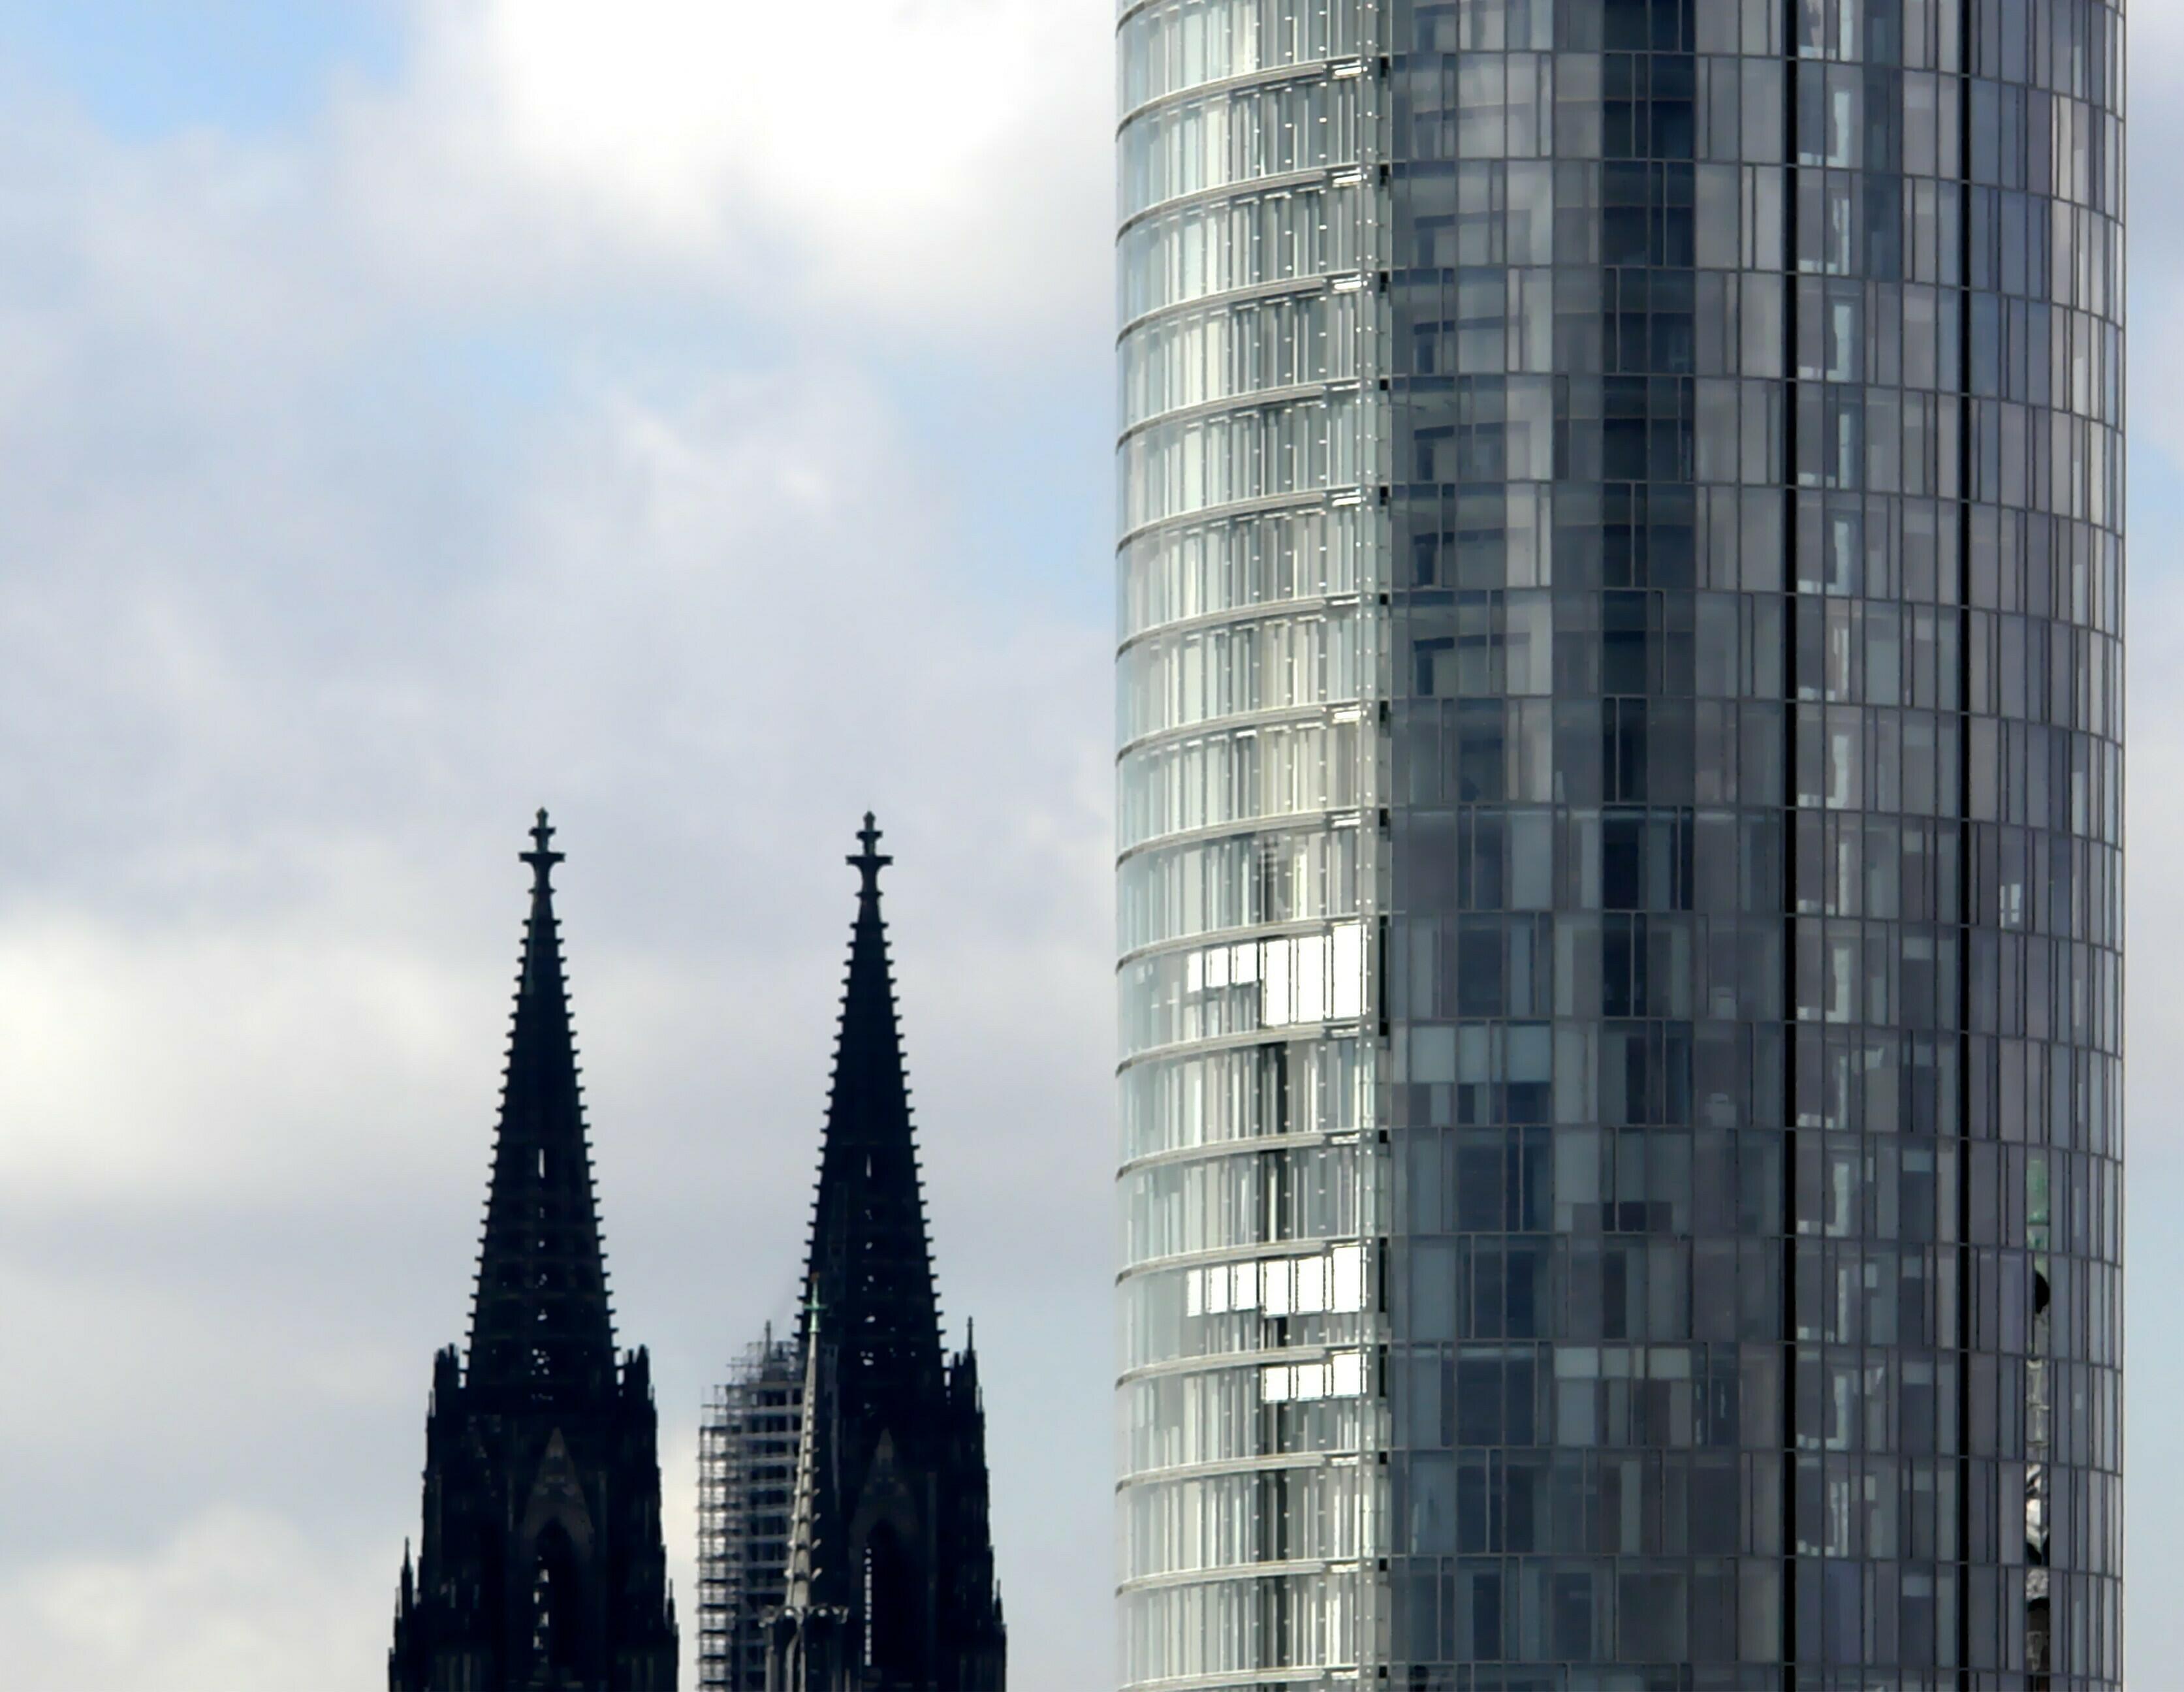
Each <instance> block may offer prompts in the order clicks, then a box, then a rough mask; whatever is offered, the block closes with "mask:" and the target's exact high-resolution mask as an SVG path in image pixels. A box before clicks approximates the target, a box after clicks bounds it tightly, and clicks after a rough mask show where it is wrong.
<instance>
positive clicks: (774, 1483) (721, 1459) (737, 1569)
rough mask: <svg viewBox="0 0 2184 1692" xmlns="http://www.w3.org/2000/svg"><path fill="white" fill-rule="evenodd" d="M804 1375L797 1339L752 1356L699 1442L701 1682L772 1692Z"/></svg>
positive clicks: (754, 1348) (741, 1691)
mask: <svg viewBox="0 0 2184 1692" xmlns="http://www.w3.org/2000/svg"><path fill="white" fill-rule="evenodd" d="M803 1392H804V1371H803V1362H802V1359H801V1357H800V1356H799V1352H798V1348H797V1346H796V1344H795V1343H794V1341H792V1340H786V1339H780V1340H777V1339H775V1338H774V1337H773V1327H772V1324H771V1323H769V1324H768V1325H767V1327H766V1337H765V1338H764V1339H761V1340H760V1341H759V1342H758V1343H757V1344H754V1345H751V1346H749V1347H748V1348H746V1349H745V1350H744V1354H743V1356H742V1357H741V1358H740V1359H739V1360H738V1361H737V1363H736V1364H735V1366H733V1368H732V1369H731V1371H730V1372H729V1375H728V1379H727V1383H725V1384H724V1385H721V1386H719V1387H716V1388H715V1389H713V1391H712V1393H711V1394H710V1397H709V1398H708V1399H707V1400H706V1403H705V1422H704V1424H703V1425H702V1427H701V1428H699V1435H698V1684H699V1689H700V1692H764V1689H765V1686H766V1628H765V1620H766V1612H767V1611H769V1610H771V1609H772V1608H774V1607H775V1606H777V1605H779V1604H780V1602H781V1600H782V1596H783V1572H784V1570H785V1569H786V1567H787V1565H788V1513H789V1502H790V1494H791V1492H792V1491H793V1489H794V1485H795V1480H796V1441H797V1434H798V1431H799V1428H800V1426H801V1423H802V1419H803V1417H802V1405H803Z"/></svg>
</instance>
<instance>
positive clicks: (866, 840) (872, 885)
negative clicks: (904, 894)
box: [849, 811, 894, 893]
mask: <svg viewBox="0 0 2184 1692" xmlns="http://www.w3.org/2000/svg"><path fill="white" fill-rule="evenodd" d="M857 840H858V843H859V844H861V846H863V847H864V850H863V851H861V852H860V853H858V854H857V855H856V856H855V857H854V858H851V859H850V860H849V862H850V867H851V868H852V869H854V870H855V871H857V872H858V873H859V874H860V875H861V876H862V877H864V878H865V891H866V893H878V892H879V890H880V871H882V870H884V869H885V868H887V866H888V865H889V864H892V863H893V862H894V859H892V858H889V857H886V856H883V854H881V851H880V831H879V830H878V828H877V827H875V826H874V824H873V821H872V812H870V811H866V813H865V826H864V827H862V828H861V829H859V830H858V831H857Z"/></svg>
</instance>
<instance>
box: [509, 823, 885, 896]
mask: <svg viewBox="0 0 2184 1692" xmlns="http://www.w3.org/2000/svg"><path fill="white" fill-rule="evenodd" d="M865 821H867V822H870V821H872V819H871V818H870V817H866V819H865ZM517 855H518V856H519V857H520V858H521V860H523V861H524V862H525V863H526V864H528V865H531V868H532V872H533V874H534V876H535V877H536V879H535V880H534V881H533V882H532V891H534V892H537V893H545V892H548V891H549V890H550V889H551V888H552V887H553V885H554V865H556V864H558V863H560V862H561V861H562V860H564V859H565V858H566V857H567V856H568V855H569V854H567V853H566V852H556V851H555V850H554V825H553V824H552V823H550V822H549V821H547V820H546V809H545V807H544V806H543V805H542V806H540V807H539V810H538V821H536V822H534V823H533V824H532V826H531V849H530V850H529V851H528V852H523V853H519V854H517Z"/></svg>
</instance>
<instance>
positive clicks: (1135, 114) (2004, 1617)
mask: <svg viewBox="0 0 2184 1692" xmlns="http://www.w3.org/2000/svg"><path fill="white" fill-rule="evenodd" d="M1120 11H1121V16H1120V25H1119V28H1120V52H1121V69H1122V106H1123V112H1122V125H1121V131H1120V153H1121V200H1122V203H1121V207H1120V214H1121V219H1122V226H1121V235H1120V252H1119V259H1120V265H1119V271H1120V298H1121V314H1122V318H1123V326H1122V334H1121V342H1120V348H1121V350H1120V361H1121V399H1122V408H1123V415H1122V419H1121V424H1122V430H1123V434H1122V441H1121V447H1120V479H1121V499H1122V511H1121V524H1122V529H1123V535H1122V542H1121V550H1120V560H1119V565H1120V567H1119V582H1120V593H1119V600H1118V603H1119V611H1120V616H1121V629H1120V639H1121V651H1120V657H1119V677H1118V679H1119V687H1118V698H1119V702H1120V703H1119V709H1120V719H1121V720H1120V743H1121V744H1120V760H1119V771H1118V812H1119V834H1120V838H1119V840H1118V843H1117V845H1118V853H1119V859H1120V863H1119V887H1118V891H1119V899H1118V904H1119V917H1120V925H1121V934H1120V949H1121V983H1120V985H1121V1008H1122V1026H1123V1052H1122V1060H1123V1062H1122V1103H1123V1110H1122V1116H1123V1153H1122V1155H1123V1166H1122V1170H1121V1188H1122V1199H1123V1216H1124V1222H1125V1228H1126V1264H1125V1272H1124V1275H1123V1282H1122V1288H1121V1298H1122V1303H1123V1323H1122V1331H1123V1347H1124V1355H1123V1358H1122V1367H1123V1375H1122V1382H1121V1394H1122V1400H1123V1406H1122V1408H1123V1414H1122V1416H1121V1418H1120V1420H1121V1425H1122V1428H1123V1440H1124V1447H1125V1453H1124V1463H1123V1470H1124V1472H1123V1485H1122V1489H1121V1506H1122V1507H1121V1512H1120V1514H1121V1522H1122V1529H1121V1536H1122V1569H1121V1576H1122V1607H1123V1645H1124V1667H1123V1674H1124V1678H1125V1680H1126V1681H1127V1682H1128V1684H1129V1685H1131V1686H1132V1687H1133V1688H1137V1689H1146V1692H1151V1689H1155V1688H1159V1687H1162V1686H1166V1685H1169V1684H1176V1685H1185V1684H1187V1685H1189V1686H1190V1687H1192V1688H1193V1689H1201V1692H1205V1689H1216V1688H1218V1689H1241V1688H1247V1687H1264V1686H1274V1685H1279V1686H1282V1687H1284V1688H1290V1689H1299V1688H1315V1689H1330V1688H1337V1687H1340V1688H1362V1687H1366V1686H1378V1685H1388V1686H1399V1687H1406V1688H1412V1689H1433V1692H1445V1689H1446V1692H1453V1689H1458V1688H1462V1689H1467V1692H1468V1689H1485V1688H1494V1689H1497V1692H1498V1689H1514V1688H1519V1687H1521V1688H1524V1689H1526V1692H1531V1689H1549V1688H1552V1689H1567V1692H1576V1689H1580V1688H1595V1687H1601V1688H1610V1687H1612V1688H1625V1687H1627V1688H1631V1689H1639V1688H1648V1689H1650V1688H1653V1687H1663V1688H1667V1687H1674V1688H1677V1689H1679V1692H1707V1689H1719V1692H1746V1689H1754V1688H1759V1687H1780V1688H1793V1687H1796V1688H1802V1687H1807V1686H1814V1687H1821V1686H1834V1685H1861V1686H1862V1685H1870V1684H1892V1685H1895V1684H1901V1685H1904V1686H1912V1685H1917V1686H1922V1687H1940V1686H1948V1687H1965V1688H1969V1687H1992V1688H2001V1687H2023V1688H2041V1689H2050V1692H2061V1689H2065V1688H2068V1689H2075V1692H2091V1689H2095V1688H2109V1687H2114V1686H2115V1685H2116V1684H2118V1681H2119V1678H2120V1673H2121V1662H2122V1657H2121V1650H2120V1638H2119V1631H2120V1598H2119V1590H2120V1572H2121V1563H2120V1539H2121V1512H2122V1502H2121V1499H2122V1494H2121V1483H2120V1463H2121V1444H2120V1435H2121V1430H2120V1416H2121V1409H2120V1406H2121V1392H2120V1371H2121V1363H2122V1359H2121V1354H2120V1311H2121V1297H2120V1250H2121V1185H2120V1176H2121V1162H2120V1160H2121V1155H2122V1144H2123V1123H2122V1110H2121V1101H2122V1083H2121V1049H2120V1042H2121V1029H2122V1016H2121V980H2122V966H2121V945H2122V932H2121V927H2120V921H2121V885H2122V876H2121V839H2120V823H2121V793H2122V748H2121V737H2122V726H2123V718H2122V706H2121V699H2122V693H2121V687H2122V673H2123V665H2122V647H2121V636H2122V609H2123V576H2124V564H2123V545H2122V539H2121V535H2120V524H2121V520H2122V509H2123V508H2122V477H2123V459H2124V455H2123V448H2122V433H2121V430H2122V424H2123V404H2122V382H2123V376H2122V370H2123V358H2122V330H2121V320H2122V312H2123V279H2124V268H2123V237H2122V222H2121V220H2122V214H2123V182H2122V170H2123V146H2122V123H2121V100H2122V87H2123V75H2122V42H2123V17H2122V12H2121V8H2120V6H2118V5H2115V4H2112V3H2108V0H1125V3H1123V6H1122V7H1121V8H1120Z"/></svg>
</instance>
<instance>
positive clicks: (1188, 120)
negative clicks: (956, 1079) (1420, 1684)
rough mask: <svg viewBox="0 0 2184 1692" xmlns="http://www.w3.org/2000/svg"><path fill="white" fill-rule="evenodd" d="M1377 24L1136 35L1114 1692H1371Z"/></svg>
mask: <svg viewBox="0 0 2184 1692" xmlns="http://www.w3.org/2000/svg"><path fill="white" fill-rule="evenodd" d="M1373 18H1374V14H1373V11H1372V9H1371V8H1369V7H1368V6H1366V5H1364V4H1362V3H1361V0H1145V3H1142V4H1137V5H1134V6H1129V7H1126V8H1124V10H1123V14H1122V18H1121V23H1120V36H1121V71H1122V86H1121V97H1120V104H1121V109H1122V112H1123V122H1122V125H1121V131H1120V152H1121V166H1122V168H1121V207H1120V212H1121V217H1122V234H1121V241H1120V253H1119V257H1120V264H1119V281H1120V294H1121V298H1120V316H1121V320H1122V322H1123V332H1122V337H1121V355H1120V365H1121V379H1122V380H1121V389H1122V391H1121V414H1122V415H1121V423H1122V429H1123V437H1122V443H1121V448H1120V460H1121V465H1120V495H1121V505H1122V509H1121V514H1120V526H1121V530H1122V534H1123V542H1122V549H1121V559H1120V570H1119V587H1120V593H1119V604H1118V611H1119V616H1120V636H1121V641H1122V647H1121V654H1120V658H1119V662H1118V673H1117V683H1118V689H1117V713H1118V717H1119V723H1120V731H1119V732H1120V741H1121V748H1122V751H1121V758H1120V762H1119V794H1118V800H1119V805H1118V809H1119V814H1120V823H1119V834H1120V838H1119V841H1118V850H1119V854H1120V867H1119V877H1120V881H1119V895H1120V896H1119V921H1120V927H1121V934H1120V937H1119V944H1120V951H1121V956H1122V967H1121V974H1120V986H1121V1011H1122V1026H1123V1069H1122V1117H1123V1148H1122V1160H1123V1163H1122V1173H1121V1192H1122V1215H1123V1228H1124V1239H1123V1255H1124V1261H1125V1264H1126V1268H1125V1271H1124V1273H1123V1277H1122V1282H1121V1289H1120V1297H1121V1301H1122V1324H1121V1327H1122V1349H1123V1355H1122V1358H1121V1360H1120V1361H1121V1372H1122V1383H1121V1389H1120V1399H1119V1406H1118V1408H1119V1412H1120V1426H1119V1433H1120V1440H1121V1447H1122V1449H1121V1452H1120V1469H1121V1472H1122V1475H1123V1483H1122V1485H1121V1487H1120V1489H1119V1491H1118V1493H1117V1500H1118V1507H1119V1510H1120V1515H1121V1521H1120V1524H1119V1535H1120V1542H1121V1548H1122V1563H1123V1567H1122V1569H1121V1571H1120V1573H1121V1579H1122V1593H1123V1596H1122V1606H1123V1678H1125V1680H1126V1681H1127V1682H1128V1684H1131V1685H1134V1686H1151V1685H1159V1684H1170V1683H1188V1684H1193V1685H1198V1686H1206V1687H1214V1686H1234V1687H1248V1686H1260V1685H1277V1684H1279V1685H1289V1686H1297V1685H1305V1686H1310V1685H1317V1684H1334V1682H1335V1681H1337V1680H1340V1683H1341V1684H1354V1683H1353V1681H1352V1680H1351V1678H1348V1677H1349V1676H1351V1675H1353V1674H1354V1673H1355V1670H1356V1667H1357V1664H1358V1663H1359V1662H1360V1661H1363V1660H1364V1658H1365V1656H1366V1653H1367V1650H1368V1643H1369V1640H1370V1638H1371V1634H1372V1628H1373V1596H1374V1589H1373V1583H1372V1577H1371V1573H1370V1571H1371V1569H1372V1567H1373V1565H1372V1562H1371V1561H1370V1559H1371V1558H1372V1557H1373V1555H1374V1554H1375V1553H1376V1551H1377V1550H1378V1548H1379V1540H1380V1538H1381V1534H1380V1530H1379V1527H1378V1525H1377V1517H1376V1509H1375V1504H1374V1498H1375V1490H1376V1489H1375V1481H1374V1474H1373V1467H1372V1461H1373V1437H1374V1430H1375V1428H1376V1425H1377V1421H1378V1417H1379V1411H1378V1407H1377V1399H1376V1396H1375V1394H1376V1392H1377V1381H1378V1361H1377V1352H1376V1348H1375V1343H1374V1324H1375V1322H1376V1317H1375V1316H1374V1315H1373V1311H1374V1310H1375V1308H1376V1306H1377V1305H1378V1302H1379V1299H1378V1293H1377V1285H1378V1270H1377V1261H1376V1258H1375V1255H1374V1253H1373V1250H1372V1249H1371V1247H1370V1242H1372V1241H1373V1239H1374V1238H1376V1235H1377V1232H1378V1223H1377V1218H1376V1199H1375V1196H1374V1193H1373V1175H1372V1172H1371V1167H1370V1156H1369V1152H1368V1147H1367V1141H1368V1139H1369V1138H1370V1137H1371V1135H1372V1134H1373V1132H1374V1131H1375V1128H1376V1126H1377V1119H1376V1115H1375V1110H1376V1106H1375V1103H1374V1100H1375V1095H1376V1086H1377V1072H1378V1069H1379V1050H1380V1045H1379V1026H1378V1022H1377V1020H1376V1019H1377V1014H1378V1013H1377V1010H1376V1007H1375V1005H1374V1004H1373V998H1372V993H1371V982H1372V978H1373V974H1374V970H1375V965H1374V954H1375V951H1376V949H1377V947H1378V943H1379V942H1378V933H1377V929H1376V926H1375V922H1374V918H1373V904H1372V901H1371V899H1370V896H1369V889H1370V888H1371V886H1372V884H1373V878H1374V877H1375V875H1376V874H1377V873H1378V871H1376V869H1375V862H1376V860H1377V858H1378V857H1379V855H1380V854H1382V853H1383V851H1384V849H1385V848H1384V845H1383V843H1382V842H1381V840H1380V838H1379V831H1378V827H1377V823H1376V821H1375V818H1376V816H1377V810H1378V806H1379V804H1380V799H1379V793H1378V788H1379V778H1378V776H1377V774H1376V771H1375V759H1376V744H1377V737H1378V726H1377V724H1376V722H1375V721H1374V717H1373V711H1374V709H1375V704H1376V701H1377V699H1378V698H1379V687H1378V681H1377V675H1378V670H1379V664H1380V661H1381V660H1380V657H1379V640H1378V636H1377V632H1376V631H1377V629H1378V626H1379V620H1378V618H1377V617H1376V614H1375V609H1374V593H1375V591H1376V584H1377V582H1378V578H1379V564H1378V559H1377V552H1378V548H1379V543H1380V529H1381V526H1380V523H1379V515H1378V513H1377V511H1376V509H1375V506H1374V502H1375V500H1376V498H1377V494H1376V487H1377V484H1378V480H1379V478H1378V476H1377V472H1376V470H1375V468H1374V466H1375V463H1376V457H1377V452H1378V448H1377V440H1378V436H1379V427H1380V425H1381V422H1382V420H1384V418H1385V404H1384V403H1383V402H1382V399H1381V397H1380V395H1379V390H1378V382H1377V377H1376V370H1377V365H1376V352H1375V348H1376V347H1377V344H1378V341H1379V307H1380V302H1379V295H1378V291H1377V286H1376V280H1375V277H1376V262H1375V259H1374V258H1373V243H1374V241H1375V238H1376V237H1375V235H1374V226H1375V223H1376V220H1377V205H1378V203H1379V198H1380V197H1381V189H1380V186H1379V181H1378V177H1377V174H1376V168H1377V167H1376V165H1375V163H1374V160H1375V142H1374V139H1373V137H1374V136H1375V135H1376V133H1377V131H1378V129H1379V123H1380V111H1379V103H1380V102H1381V100H1382V99H1383V98H1384V97H1385V80H1384V79H1383V78H1382V77H1381V75H1379V67H1378V64H1377V61H1376V59H1375V58H1374V56H1373V53H1374V42H1375V33H1374V32H1375V31H1376V30H1377V28H1378V25H1377V24H1376V23H1375V22H1374V21H1373ZM1323 1671H1324V1672H1325V1673H1326V1675H1327V1677H1328V1678H1326V1679H1325V1680H1323V1679H1322V1678H1321V1675H1322V1672H1323Z"/></svg>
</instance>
